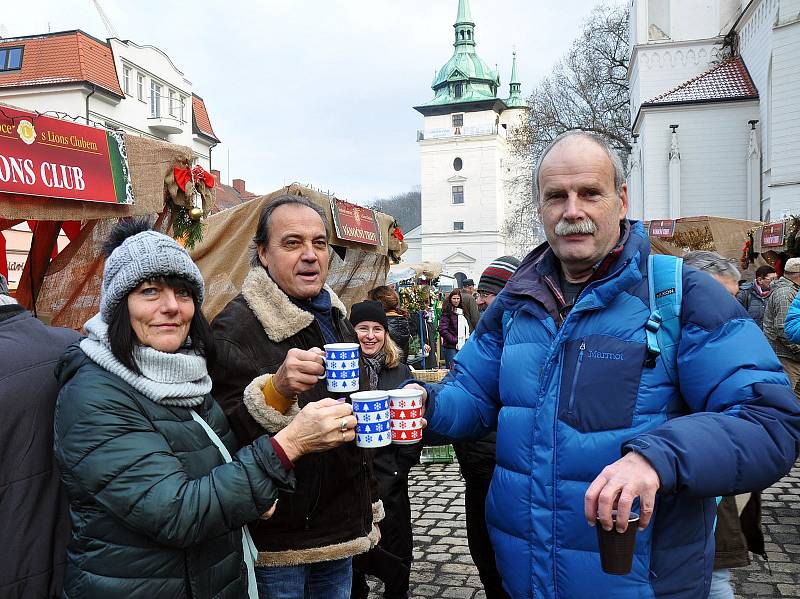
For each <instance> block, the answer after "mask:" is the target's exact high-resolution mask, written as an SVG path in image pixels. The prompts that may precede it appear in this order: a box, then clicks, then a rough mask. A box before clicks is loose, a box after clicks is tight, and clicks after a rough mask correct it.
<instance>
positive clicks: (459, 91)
mask: <svg viewBox="0 0 800 599" xmlns="http://www.w3.org/2000/svg"><path fill="white" fill-rule="evenodd" d="M453 95H454V96H455V97H456V98H460V97H461V96H463V95H464V84H463V83H456V86H455V92H454V93H453Z"/></svg>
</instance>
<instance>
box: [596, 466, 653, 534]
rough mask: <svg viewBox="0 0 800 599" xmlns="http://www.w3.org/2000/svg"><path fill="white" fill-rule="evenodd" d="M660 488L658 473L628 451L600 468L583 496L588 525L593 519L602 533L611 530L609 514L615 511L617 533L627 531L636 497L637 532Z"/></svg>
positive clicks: (648, 513)
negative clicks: (637, 501)
mask: <svg viewBox="0 0 800 599" xmlns="http://www.w3.org/2000/svg"><path fill="white" fill-rule="evenodd" d="M660 486H661V480H660V479H659V478H658V473H657V472H656V471H655V469H654V468H653V467H652V466H651V465H650V462H648V461H647V460H646V459H645V458H643V457H642V456H641V455H639V454H638V453H634V452H630V453H628V454H627V455H626V456H625V457H623V458H622V459H619V460H617V461H616V462H614V463H613V464H611V465H609V466H606V467H605V468H603V471H602V472H601V473H600V475H599V476H598V477H597V478H596V479H594V482H592V484H591V485H590V486H589V489H588V490H587V491H586V495H585V496H584V513H585V515H586V520H587V521H588V523H589V525H590V526H594V525H595V521H596V519H597V518H599V519H600V524H601V525H602V527H603V528H604V529H605V530H611V527H612V526H613V520H612V517H611V511H612V510H614V509H616V510H617V532H625V530H626V529H627V528H628V517H629V516H630V513H631V505H632V504H633V500H634V499H635V498H636V497H638V498H639V511H640V512H641V513H640V514H639V530H644V529H645V528H647V525H648V524H650V518H651V517H652V515H653V508H654V506H655V501H656V492H657V491H658V489H659V487H660Z"/></svg>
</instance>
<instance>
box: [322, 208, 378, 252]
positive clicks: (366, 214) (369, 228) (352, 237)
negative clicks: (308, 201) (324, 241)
mask: <svg viewBox="0 0 800 599" xmlns="http://www.w3.org/2000/svg"><path fill="white" fill-rule="evenodd" d="M331 212H332V213H333V223H334V225H336V236H337V237H338V238H339V239H344V240H346V241H355V242H357V243H366V244H368V245H380V244H381V233H380V229H379V228H378V217H377V216H376V215H375V211H374V210H370V209H369V208H363V207H362V206H356V205H355V204H351V203H349V202H345V201H344V200H337V199H336V198H331Z"/></svg>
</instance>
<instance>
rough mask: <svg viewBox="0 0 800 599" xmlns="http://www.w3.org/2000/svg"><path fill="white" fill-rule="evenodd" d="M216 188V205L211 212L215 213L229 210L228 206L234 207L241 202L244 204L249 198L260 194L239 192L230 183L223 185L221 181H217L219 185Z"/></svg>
mask: <svg viewBox="0 0 800 599" xmlns="http://www.w3.org/2000/svg"><path fill="white" fill-rule="evenodd" d="M214 189H216V190H217V191H216V198H215V201H214V207H213V208H212V209H211V212H212V213H214V214H216V213H217V212H222V211H223V210H227V209H228V208H233V207H234V206H238V205H239V204H244V203H245V202H247V201H248V200H252V199H253V198H257V197H258V194H256V193H252V192H249V191H245V192H244V193H239V192H238V191H236V189H235V188H233V187H231V186H230V185H223V184H222V183H220V182H219V181H217V185H216V186H215V188H214Z"/></svg>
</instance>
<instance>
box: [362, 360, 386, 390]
mask: <svg viewBox="0 0 800 599" xmlns="http://www.w3.org/2000/svg"><path fill="white" fill-rule="evenodd" d="M364 362H365V363H366V365H367V374H369V390H370V391H375V389H377V388H378V376H379V375H380V373H381V370H383V367H384V366H385V365H386V354H385V353H384V351H383V350H381V351H379V352H378V353H377V354H375V355H374V356H364Z"/></svg>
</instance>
